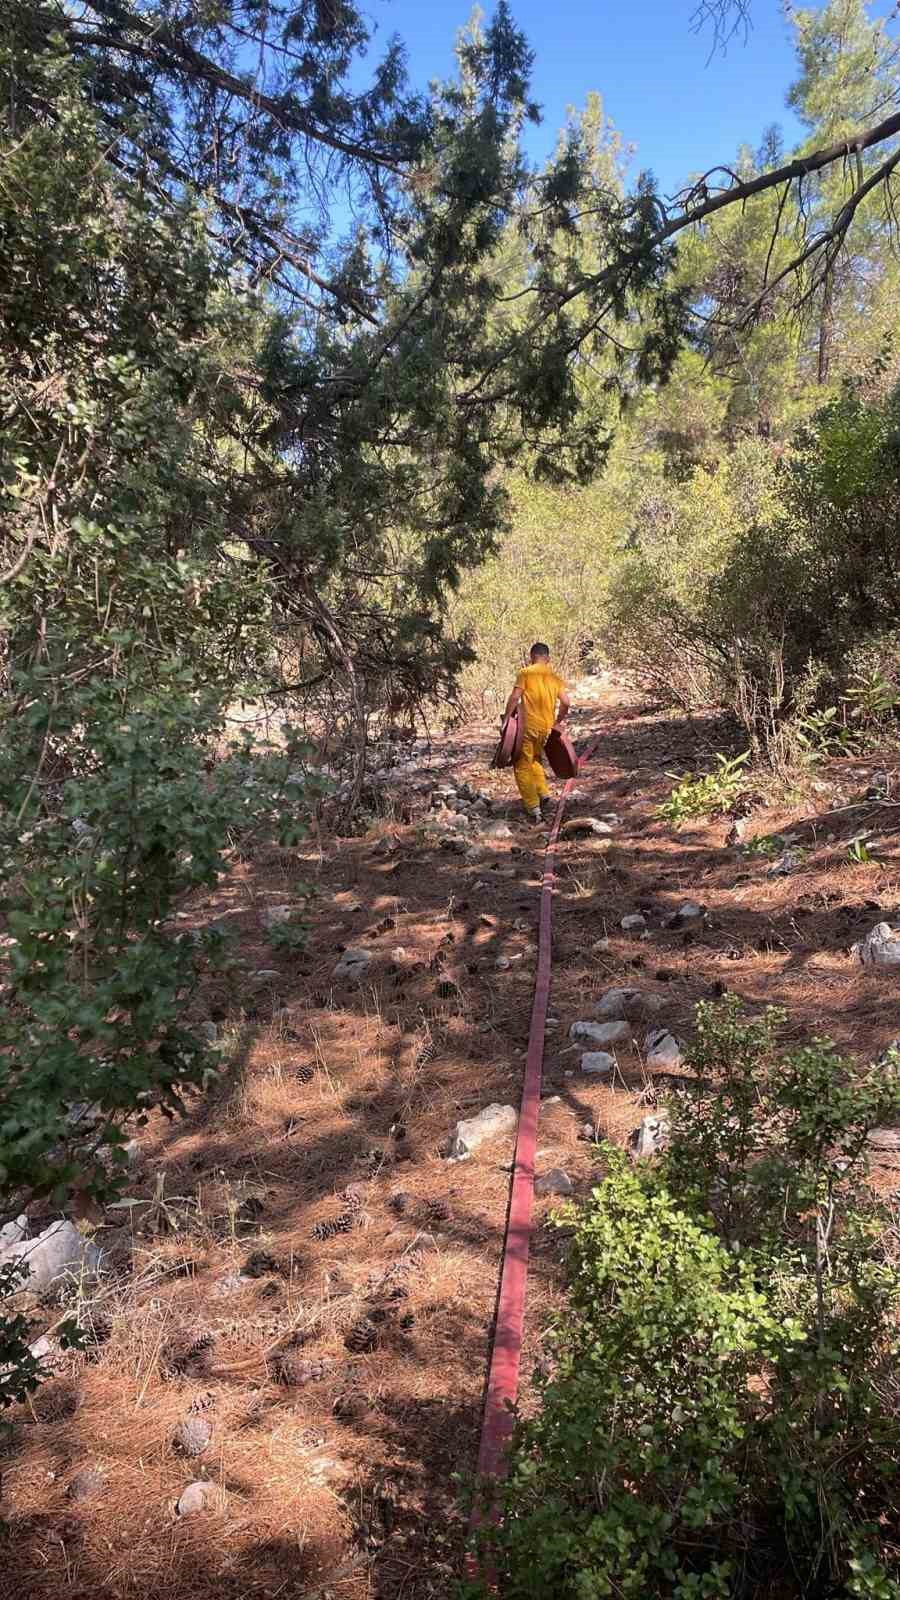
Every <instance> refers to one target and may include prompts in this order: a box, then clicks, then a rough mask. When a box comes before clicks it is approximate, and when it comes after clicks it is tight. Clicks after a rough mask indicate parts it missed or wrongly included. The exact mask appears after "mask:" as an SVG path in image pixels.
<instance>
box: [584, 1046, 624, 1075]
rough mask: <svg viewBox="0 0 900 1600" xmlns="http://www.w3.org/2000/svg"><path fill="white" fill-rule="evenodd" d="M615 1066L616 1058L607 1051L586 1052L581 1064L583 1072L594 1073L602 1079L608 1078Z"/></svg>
mask: <svg viewBox="0 0 900 1600" xmlns="http://www.w3.org/2000/svg"><path fill="white" fill-rule="evenodd" d="M615 1064H616V1058H615V1056H611V1055H608V1054H607V1052H606V1051H605V1050H586V1051H585V1053H584V1055H583V1056H582V1058H581V1062H580V1066H581V1070H582V1072H588V1073H593V1075H594V1076H595V1077H600V1078H605V1077H608V1075H609V1074H610V1073H611V1072H612V1070H613V1068H614V1067H615Z"/></svg>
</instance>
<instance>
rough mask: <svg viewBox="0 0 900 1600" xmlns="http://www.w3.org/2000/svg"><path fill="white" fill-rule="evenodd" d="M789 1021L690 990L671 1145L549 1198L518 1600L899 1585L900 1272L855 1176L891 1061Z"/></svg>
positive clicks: (847, 1590)
mask: <svg viewBox="0 0 900 1600" xmlns="http://www.w3.org/2000/svg"><path fill="white" fill-rule="evenodd" d="M783 1020H784V1019H783V1017H782V1016H781V1015H780V1014H779V1013H777V1012H768V1013H766V1014H765V1015H764V1016H762V1017H760V1018H756V1019H752V1018H748V1017H747V1016H746V1015H745V1014H744V1013H743V1011H742V1009H741V1006H740V1004H739V1003H738V1002H736V1001H734V1000H731V999H729V1000H727V1001H724V1002H722V1003H721V1004H719V1005H717V1006H712V1005H707V1006H702V1007H700V1008H699V1010H698V1017H697V1038H696V1042H695V1044H694V1046H693V1047H692V1049H691V1052H690V1056H689V1060H690V1065H691V1066H692V1067H693V1069H694V1071H695V1074H696V1082H695V1084H694V1087H693V1088H692V1089H691V1091H690V1092H689V1093H685V1094H681V1095H679V1096H677V1097H675V1099H674V1100H673V1103H672V1104H671V1106H670V1109H669V1115H670V1122H671V1128H670V1145H669V1149H668V1151H667V1153H666V1154H664V1156H663V1157H661V1158H660V1159H659V1160H658V1161H656V1162H653V1163H649V1164H648V1163H643V1164H641V1165H640V1166H638V1167H632V1166H631V1165H630V1164H629V1163H628V1161H627V1160H626V1158H625V1157H624V1155H623V1154H622V1152H621V1151H615V1150H609V1149H607V1150H606V1151H604V1153H603V1159H604V1160H605V1162H606V1168H607V1170H606V1176H605V1178H604V1180H603V1181H602V1183H601V1184H600V1185H599V1186H598V1188H597V1189H595V1190H594V1192H593V1195H592V1197H591V1200H590V1201H589V1202H588V1203H587V1204H586V1205H583V1206H576V1205H569V1206H567V1207H566V1208H565V1209H564V1210H563V1211H562V1212H561V1213H560V1215H559V1217H558V1219H557V1221H558V1223H559V1225H561V1226H563V1227H565V1228H566V1229H568V1230H570V1232H571V1234H572V1238H571V1244H570V1247H569V1253H568V1265H567V1277H568V1299H567V1303H566V1306H565V1308H564V1310H563V1311H562V1312H561V1313H560V1314H559V1316H558V1318H557V1319H556V1321H555V1323H554V1325H553V1328H552V1330H551V1335H550V1338H551V1342H552V1350H553V1354H554V1356H555V1361H556V1366H555V1371H553V1372H552V1373H551V1375H550V1376H549V1377H548V1378H546V1379H545V1380H544V1381H543V1383H542V1388H541V1395H540V1399H541V1409H540V1411H539V1414H538V1415H537V1416H536V1417H535V1418H534V1419H533V1420H529V1421H520V1422H519V1423H518V1424H517V1427H516V1431H515V1438H514V1444H513V1451H512V1461H511V1471H510V1475H509V1479H508V1481H507V1482H506V1484H505V1485H504V1486H503V1487H502V1489H501V1490H500V1496H501V1510H502V1512H503V1518H502V1522H501V1523H500V1525H499V1526H498V1527H490V1528H488V1529H486V1530H485V1531H484V1532H483V1534H482V1536H481V1542H482V1551H483V1554H484V1555H485V1557H486V1558H487V1559H488V1560H489V1561H490V1563H491V1564H492V1567H493V1569H494V1570H495V1572H496V1578H497V1585H498V1588H499V1592H500V1593H502V1594H503V1595H504V1596H506V1597H509V1600H517V1597H525V1596H528V1597H530V1600H550V1596H555V1597H561V1600H567V1597H572V1600H600V1597H601V1596H603V1597H606V1596H624V1597H628V1596H631V1597H637V1596H642V1597H644V1596H654V1597H656V1600H687V1597H688V1596H695V1595H696V1596H699V1595H704V1596H716V1597H722V1600H725V1597H747V1600H749V1597H750V1596H761V1595H770V1594H772V1595H774V1594H776V1593H777V1594H778V1595H779V1596H780V1597H781V1596H784V1597H789V1596H791V1597H793V1596H809V1597H813V1596H815V1597H817V1600H825V1597H836V1596H840V1595H844V1596H860V1597H862V1596H871V1597H872V1600H875V1597H879V1596H880V1597H891V1600H896V1597H897V1596H898V1595H900V1581H898V1580H900V1551H898V1550H897V1549H896V1548H895V1547H894V1546H893V1545H892V1544H891V1542H890V1540H891V1535H890V1530H891V1529H892V1528H893V1527H895V1526H896V1515H897V1509H898V1499H900V1496H898V1480H897V1468H896V1461H897V1458H898V1452H900V1421H898V1417H897V1406H896V1402H895V1391H896V1383H895V1379H894V1371H895V1365H896V1358H897V1353H898V1350H897V1335H896V1315H897V1310H898V1306H900V1274H898V1271H897V1269H896V1267H895V1266H894V1265H893V1264H892V1263H891V1262H890V1261H889V1259H888V1258H887V1254H886V1250H885V1245H884V1236H883V1226H884V1218H883V1216H882V1215H881V1212H880V1209H879V1207H878V1205H877V1204H876V1202H875V1200H874V1199H873V1197H872V1195H871V1193H870V1191H869V1190H868V1188H867V1187H866V1186H865V1184H864V1182H863V1176H864V1152H865V1144H866V1135H867V1132H868V1130H869V1129H870V1128H871V1127H872V1126H873V1124H874V1123H876V1122H879V1121H881V1120H883V1119H884V1118H886V1117H893V1118H895V1119H896V1118H897V1117H898V1116H900V1082H898V1080H897V1078H896V1077H895V1076H893V1075H892V1074H890V1073H887V1074H886V1073H885V1072H884V1071H883V1070H882V1069H878V1070H874V1069H873V1070H872V1071H870V1072H868V1073H865V1074H854V1073H853V1072H852V1071H851V1070H850V1068H849V1067H848V1065H847V1064H846V1063H845V1062H844V1061H842V1060H841V1059H840V1057H839V1056H837V1055H836V1053H835V1052H834V1050H833V1048H832V1047H831V1046H830V1045H829V1044H828V1043H827V1041H821V1040H817V1041H814V1042H813V1043H812V1044H810V1045H809V1046H807V1047H805V1048H803V1049H798V1050H792V1051H787V1052H783V1051H781V1050H780V1049H779V1047H778V1033H779V1030H780V1028H781V1025H782V1022H783ZM470 1592H471V1593H472V1594H479V1593H482V1592H483V1590H482V1589H480V1588H479V1587H478V1585H477V1584H475V1585H474V1586H472V1589H471V1591H470Z"/></svg>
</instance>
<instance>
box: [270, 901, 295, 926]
mask: <svg viewBox="0 0 900 1600" xmlns="http://www.w3.org/2000/svg"><path fill="white" fill-rule="evenodd" d="M293 915H294V908H293V906H269V908H268V910H267V911H264V912H263V914H262V920H263V926H264V927H266V928H279V927H281V926H282V924H283V923H285V922H290V920H291V917H292V916H293Z"/></svg>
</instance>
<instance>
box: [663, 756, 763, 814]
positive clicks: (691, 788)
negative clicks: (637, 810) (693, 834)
mask: <svg viewBox="0 0 900 1600" xmlns="http://www.w3.org/2000/svg"><path fill="white" fill-rule="evenodd" d="M749 759H750V751H749V750H745V751H743V753H742V754H741V755H739V756H723V755H721V754H719V755H717V756H716V766H715V768H714V770H713V771H712V772H706V773H700V774H697V773H694V772H689V773H687V774H686V776H685V777H683V778H682V779H681V780H680V782H678V783H677V784H676V785H675V788H674V789H673V790H672V793H671V795H670V796H669V799H668V800H666V801H664V802H663V804H662V805H661V806H660V807H659V808H658V810H657V816H659V817H661V818H662V819H663V821H665V822H673V823H674V824H675V826H676V827H677V826H678V825H679V823H681V822H684V821H685V819H686V818H688V817H706V816H709V815H710V813H711V812H716V811H718V812H725V811H730V810H731V807H732V806H733V805H734V803H735V801H736V800H737V799H738V797H739V795H740V794H741V790H742V787H743V769H744V767H745V766H746V764H747V762H748V761H749ZM672 776H674V774H672V773H669V777H672Z"/></svg>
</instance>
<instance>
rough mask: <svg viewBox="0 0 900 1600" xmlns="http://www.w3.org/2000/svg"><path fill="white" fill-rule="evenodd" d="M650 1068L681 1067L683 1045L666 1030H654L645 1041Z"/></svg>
mask: <svg viewBox="0 0 900 1600" xmlns="http://www.w3.org/2000/svg"><path fill="white" fill-rule="evenodd" d="M644 1050H645V1052H646V1056H645V1059H646V1062H647V1066H648V1067H680V1066H681V1045H680V1044H679V1043H678V1040H677V1039H676V1038H675V1037H674V1035H673V1034H671V1033H668V1032H667V1031H666V1029H665V1028H653V1029H651V1031H650V1032H649V1033H648V1034H647V1037H646V1039H645V1041H644Z"/></svg>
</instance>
